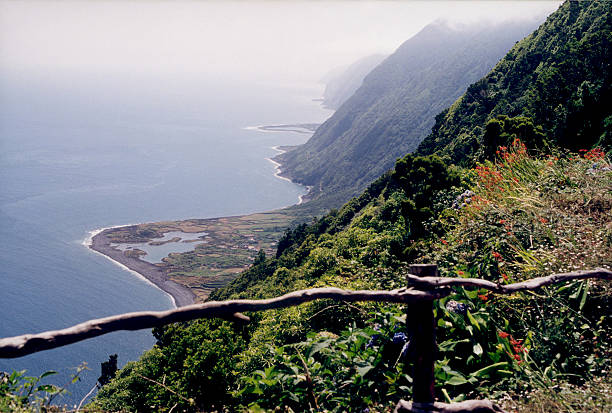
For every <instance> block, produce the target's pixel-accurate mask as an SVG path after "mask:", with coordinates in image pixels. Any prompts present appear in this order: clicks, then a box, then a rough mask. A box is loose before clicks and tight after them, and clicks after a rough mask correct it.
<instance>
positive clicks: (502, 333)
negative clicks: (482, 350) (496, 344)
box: [497, 331, 510, 338]
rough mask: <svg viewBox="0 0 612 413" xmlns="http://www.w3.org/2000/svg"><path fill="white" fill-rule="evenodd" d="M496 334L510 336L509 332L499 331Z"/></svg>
mask: <svg viewBox="0 0 612 413" xmlns="http://www.w3.org/2000/svg"><path fill="white" fill-rule="evenodd" d="M497 335H498V336H500V337H501V338H508V336H510V334H508V333H506V332H503V331H500V332H499V333H497Z"/></svg>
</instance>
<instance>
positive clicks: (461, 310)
mask: <svg viewBox="0 0 612 413" xmlns="http://www.w3.org/2000/svg"><path fill="white" fill-rule="evenodd" d="M445 308H446V309H447V310H448V311H450V312H451V313H455V314H462V315H464V314H466V313H467V305H465V304H463V303H460V302H458V301H455V300H449V301H448V302H447V303H446V306H445Z"/></svg>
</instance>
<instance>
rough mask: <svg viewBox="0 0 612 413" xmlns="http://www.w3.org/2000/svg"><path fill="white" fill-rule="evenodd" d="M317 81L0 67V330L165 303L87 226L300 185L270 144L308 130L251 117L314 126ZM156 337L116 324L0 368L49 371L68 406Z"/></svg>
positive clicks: (271, 195) (246, 199)
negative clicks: (106, 253) (92, 246)
mask: <svg viewBox="0 0 612 413" xmlns="http://www.w3.org/2000/svg"><path fill="white" fill-rule="evenodd" d="M321 92H322V90H321V88H320V86H319V85H283V84H276V85H274V84H270V83H267V84H258V83H257V82H244V83H241V82H240V81H235V80H234V81H231V82H230V81H227V82H223V81H219V79H216V80H215V81H207V80H206V79H202V78H198V77H197V76H194V77H192V78H189V77H182V78H180V79H176V78H154V77H150V78H144V77H138V78H134V77H128V78H122V77H121V76H118V77H107V76H98V77H96V76H93V75H92V76H85V75H83V76H72V77H66V78H63V79H62V78H49V77H45V76H42V75H38V76H37V75H35V74H29V75H28V74H23V73H15V74H12V75H11V74H7V73H3V74H2V76H1V77H0V242H1V245H2V248H0V263H1V265H0V308H1V310H0V311H1V316H0V337H7V336H14V335H20V334H25V333H36V332H41V331H45V330H51V329H60V328H65V327H68V326H71V325H73V324H76V323H79V322H83V321H86V320H88V319H92V318H99V317H104V316H109V315H112V314H118V313H123V312H129V311H139V310H163V309H168V308H170V307H171V306H172V302H171V299H170V298H169V297H168V296H167V295H166V294H165V293H164V292H162V291H160V290H158V289H156V288H155V287H153V286H151V285H150V284H148V283H146V282H144V281H143V280H141V279H139V278H137V277H135V276H134V275H133V274H130V273H129V272H128V271H125V270H124V269H122V268H120V267H119V266H117V265H115V264H113V262H111V261H110V260H108V259H107V258H105V257H103V256H101V255H99V254H96V253H94V252H92V251H91V250H89V249H88V248H87V247H86V246H84V243H83V240H84V239H86V238H87V237H88V235H89V234H90V231H92V230H95V229H98V228H103V227H108V226H113V225H125V224H133V223H140V222H151V221H159V220H175V219H187V218H207V217H218V216H229V215H238V214H246V213H251V212H256V211H266V210H271V209H275V208H279V207H283V206H287V205H291V204H294V203H296V202H298V199H299V197H300V196H301V195H303V194H304V192H305V189H304V188H303V187H301V186H299V185H296V184H293V183H291V182H288V181H286V180H282V179H278V178H277V177H275V175H274V174H275V165H274V164H273V163H271V162H269V161H268V160H267V158H269V157H271V156H274V155H275V154H276V153H277V152H276V151H275V150H274V149H273V147H274V146H277V145H295V144H299V143H302V142H304V141H305V140H306V139H308V135H304V134H300V133H291V132H268V133H264V132H258V131H255V130H252V129H249V128H247V127H249V126H253V125H261V124H264V125H265V124H287V123H313V122H322V121H324V120H325V119H326V118H327V117H328V116H329V115H330V112H329V111H327V110H324V109H322V108H321V107H320V105H319V104H318V103H317V102H313V101H312V99H313V98H317V97H318V96H320V94H321ZM153 344H154V338H153V336H152V335H151V332H150V331H148V330H144V331H138V332H117V333H113V334H109V335H106V336H103V337H98V338H95V339H90V340H87V341H84V342H80V343H77V344H73V345H70V346H67V347H63V348H59V349H55V350H50V351H44V352H40V353H37V354H33V355H30V356H27V357H22V358H17V359H1V360H0V370H3V371H11V370H22V369H26V370H28V374H29V375H39V374H41V373H42V372H44V371H47V370H55V371H58V372H59V373H60V374H59V375H58V376H56V377H55V378H53V379H52V382H53V383H55V384H59V385H62V384H64V383H65V382H67V381H68V380H69V379H70V376H71V375H72V374H74V373H75V371H76V370H75V368H76V367H77V366H79V365H81V363H83V362H85V363H87V365H88V366H89V367H90V368H91V370H89V371H85V372H84V373H82V375H81V378H82V380H81V381H80V382H78V383H76V384H74V385H69V386H68V390H69V391H70V392H71V393H72V394H71V395H69V396H67V397H65V398H63V399H58V400H56V401H57V402H59V403H68V404H74V403H78V401H79V400H80V399H81V398H82V397H83V395H85V393H87V391H88V390H89V389H90V388H91V387H92V386H93V385H94V383H95V381H96V379H97V377H98V376H99V373H100V363H101V362H103V361H105V360H107V359H108V356H109V355H110V354H115V353H116V354H118V355H119V362H120V364H124V363H126V362H127V361H129V360H135V359H137V358H138V357H139V356H140V354H142V352H143V351H145V350H146V349H148V348H150V347H151V346H152V345H153Z"/></svg>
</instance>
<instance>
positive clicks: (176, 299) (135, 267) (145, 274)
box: [81, 124, 318, 308]
mask: <svg viewBox="0 0 612 413" xmlns="http://www.w3.org/2000/svg"><path fill="white" fill-rule="evenodd" d="M317 126H318V125H317ZM295 128H298V129H299V130H296V129H295ZM244 129H247V130H256V131H259V132H268V133H270V132H294V133H310V134H312V133H314V129H316V128H315V124H301V125H270V126H265V125H264V126H247V127H245V128H244ZM272 149H274V150H275V151H277V152H278V154H277V156H278V155H281V154H283V153H285V152H286V150H284V149H281V148H280V145H277V146H273V147H272ZM266 160H268V161H269V162H271V163H272V164H273V165H274V168H275V170H274V177H276V178H278V179H282V180H284V181H288V182H291V183H293V184H296V185H300V186H303V187H304V188H305V189H306V193H305V194H302V195H299V196H298V202H297V203H296V204H295V205H301V204H303V203H304V202H307V201H308V195H309V194H310V190H311V188H312V187H309V186H305V185H301V184H298V183H296V182H293V181H292V180H291V179H290V178H287V177H285V176H282V170H281V166H282V164H281V163H279V162H277V161H275V160H274V159H273V158H266ZM221 218H225V217H221ZM142 224H144V223H139V224H129V225H113V226H110V227H104V228H99V229H95V230H92V231H89V232H88V236H87V237H85V238H84V239H83V241H82V242H81V244H82V245H84V246H86V247H87V248H88V249H90V250H91V251H93V252H95V253H97V254H100V255H102V256H103V257H105V258H107V259H109V260H110V261H111V262H112V263H114V264H115V265H117V266H119V267H121V268H122V269H124V270H126V271H128V272H129V273H131V274H132V275H134V276H136V277H137V278H139V279H140V280H142V281H144V282H146V283H147V284H150V285H151V286H153V287H155V288H157V289H158V290H160V291H162V292H164V293H165V294H166V295H168V297H170V300H171V302H172V304H173V306H174V307H175V308H178V307H184V306H187V305H191V304H195V303H196V302H197V296H196V294H195V293H194V292H193V291H192V290H191V289H190V288H189V287H186V286H184V285H181V284H179V283H176V282H174V281H172V280H170V279H169V277H168V275H167V274H166V272H165V271H164V270H163V269H162V268H160V267H158V266H157V265H155V264H151V263H149V262H147V261H143V260H141V259H140V258H139V257H128V256H126V255H125V254H124V253H123V251H121V250H118V249H117V248H114V247H112V246H111V241H110V239H109V238H108V236H107V233H108V231H111V230H113V229H116V228H125V227H130V226H136V225H142Z"/></svg>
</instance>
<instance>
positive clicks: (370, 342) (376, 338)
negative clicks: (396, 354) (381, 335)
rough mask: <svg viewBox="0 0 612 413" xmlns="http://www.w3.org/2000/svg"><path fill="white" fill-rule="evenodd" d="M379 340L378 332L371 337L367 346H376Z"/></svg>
mask: <svg viewBox="0 0 612 413" xmlns="http://www.w3.org/2000/svg"><path fill="white" fill-rule="evenodd" d="M377 341H378V334H374V335H373V336H372V337H370V341H368V344H366V348H372V347H374V346H375V345H376V342H377Z"/></svg>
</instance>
